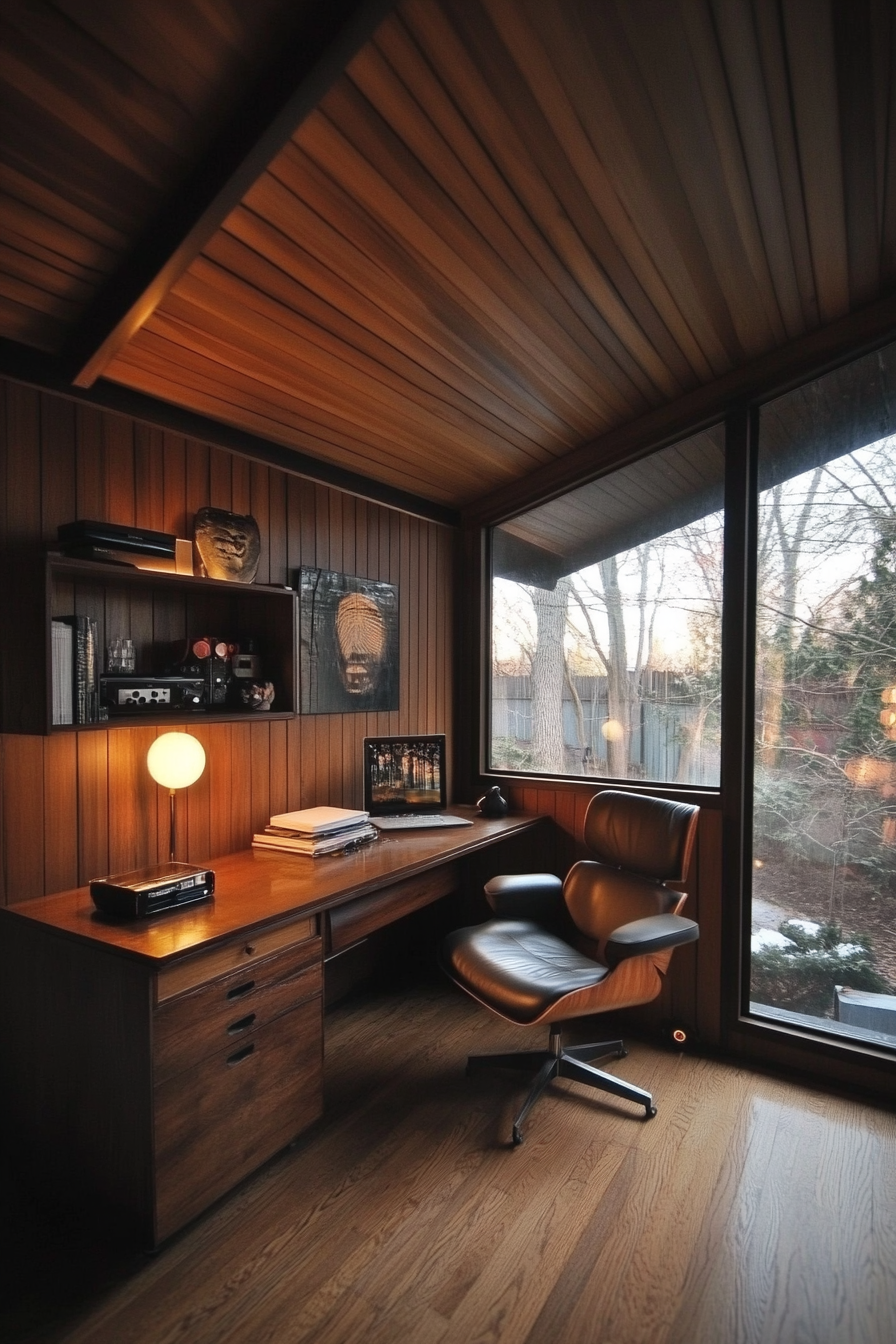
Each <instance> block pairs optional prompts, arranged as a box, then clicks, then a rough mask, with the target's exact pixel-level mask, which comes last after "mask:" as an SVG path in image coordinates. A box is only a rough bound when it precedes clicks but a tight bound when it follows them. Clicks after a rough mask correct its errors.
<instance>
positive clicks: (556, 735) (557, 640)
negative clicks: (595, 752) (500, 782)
mask: <svg viewBox="0 0 896 1344" xmlns="http://www.w3.org/2000/svg"><path fill="white" fill-rule="evenodd" d="M571 588H572V583H571V581H570V580H569V579H568V578H564V579H560V580H558V583H557V586H556V588H554V589H552V590H548V589H545V588H531V589H530V590H529V591H530V594H531V597H532V605H533V606H534V608H535V619H536V630H537V642H536V645H535V654H534V656H533V658H532V670H531V674H530V685H531V688H532V755H533V765H534V766H535V769H536V770H544V771H546V772H548V773H549V774H552V775H562V774H563V773H564V766H565V763H564V759H563V756H564V753H563V685H564V681H565V678H566V655H565V651H564V648H563V641H564V637H565V635H566V620H567V608H568V605H569V594H570V590H571Z"/></svg>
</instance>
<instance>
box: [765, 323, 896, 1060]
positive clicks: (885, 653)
mask: <svg viewBox="0 0 896 1344" xmlns="http://www.w3.org/2000/svg"><path fill="white" fill-rule="evenodd" d="M890 407H894V408H896V347H890V348H889V349H888V350H886V351H883V352H879V353H877V354H875V355H873V356H869V357H867V358H865V359H862V360H859V361H856V362H855V363H853V364H851V365H849V366H847V367H846V368H844V369H840V370H838V371H837V372H836V373H833V374H830V375H828V376H826V377H825V378H821V379H819V380H818V381H816V382H814V383H812V384H810V385H809V386H807V387H804V388H801V389H799V390H798V391H796V392H793V393H790V394H788V395H787V396H785V397H781V398H779V399H778V400H777V401H775V402H772V403H770V404H769V405H767V406H766V407H764V408H763V410H762V413H761V418H760V461H759V480H760V493H759V503H758V526H757V549H758V577H757V613H756V685H755V690H756V735H755V759H754V772H753V773H754V796H753V850H752V864H753V868H752V877H753V881H752V910H751V913H752V929H751V974H750V1000H751V1009H752V1012H753V1013H754V1014H755V1015H757V1016H759V1017H766V1018H773V1019H776V1020H784V1021H786V1022H788V1023H789V1024H791V1025H803V1026H806V1027H810V1028H815V1029H821V1030H826V1031H827V1032H828V1033H833V1034H836V1035H843V1034H847V1035H851V1036H854V1037H857V1038H859V1039H861V1040H866V1041H871V1042H874V1043H875V1044H878V1045H881V1044H883V1045H889V1046H891V1047H896V997H894V996H896V438H894V437H892V435H893V433H894V431H896V416H894V413H893V412H892V411H891V410H890Z"/></svg>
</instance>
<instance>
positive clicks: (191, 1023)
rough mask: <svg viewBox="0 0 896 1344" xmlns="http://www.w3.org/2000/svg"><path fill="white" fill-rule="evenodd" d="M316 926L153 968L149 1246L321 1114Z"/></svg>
mask: <svg viewBox="0 0 896 1344" xmlns="http://www.w3.org/2000/svg"><path fill="white" fill-rule="evenodd" d="M315 930H316V921H309V920H307V919H306V920H301V921H293V922H291V923H289V924H287V925H281V926H279V927H276V928H274V929H268V930H262V931H261V932H259V933H258V934H257V935H253V936H252V937H251V938H250V939H246V938H245V937H241V938H240V939H234V940H231V941H230V942H229V943H226V944H224V945H222V946H219V947H216V948H213V949H210V950H208V951H206V952H202V953H197V954H196V955H194V956H192V957H189V958H186V959H185V960H184V961H183V962H182V963H174V964H172V965H171V966H170V967H166V968H164V969H163V970H162V971H161V972H160V973H159V975H158V976H157V984H156V1002H157V1007H156V1009H155V1011H154V1013H153V1043H152V1062H153V1122H154V1123H153V1130H154V1138H153V1152H154V1164H153V1167H154V1189H155V1207H154V1223H155V1227H154V1240H155V1241H156V1242H159V1241H163V1240H164V1239H165V1238H166V1237H168V1236H170V1235H171V1233H172V1232H175V1231H177V1229H178V1228H179V1227H182V1226H183V1225H184V1223H186V1222H188V1221H189V1220H190V1219H191V1218H193V1217H194V1216H195V1215H196V1214H198V1213H201V1212H202V1210H203V1209H204V1208H207V1207H208V1205H209V1204H211V1203H212V1202H213V1201H214V1200H215V1199H217V1198H218V1196H219V1195H222V1194H224V1193H225V1192H226V1191H227V1190H229V1189H230V1188H231V1187H232V1186H234V1185H235V1184H236V1183H237V1182H238V1181H240V1180H242V1179H243V1177H244V1176H247V1175H248V1174H249V1172H251V1171H253V1170H254V1169H255V1168H256V1167H258V1166H259V1165H260V1164H261V1163H262V1162H264V1161H265V1160H266V1159H267V1158H269V1157H271V1156H272V1155H273V1154H274V1153H276V1152H278V1151H279V1149H281V1148H283V1147H285V1146H286V1144H288V1143H289V1142H290V1141H291V1140H292V1139H294V1138H295V1137H296V1135H298V1134H299V1133H301V1131H302V1130H303V1129H305V1128H306V1127H307V1126H308V1125H309V1124H311V1123H312V1121H314V1120H316V1119H317V1117H318V1116H319V1115H320V1113H321V1110H322V1094H323V1028H322V993H321V991H322V979H323V976H322V962H321V952H322V946H321V939H320V938H319V937H317V936H316V934H315ZM311 935H315V936H311ZM265 954H268V955H265ZM234 967H236V969H233V968H234ZM209 976H211V977H212V978H208V977H209ZM175 990H176V991H178V992H172V991H175Z"/></svg>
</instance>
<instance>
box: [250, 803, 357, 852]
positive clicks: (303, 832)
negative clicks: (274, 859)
mask: <svg viewBox="0 0 896 1344" xmlns="http://www.w3.org/2000/svg"><path fill="white" fill-rule="evenodd" d="M369 815H370V814H369V813H367V812H356V811H353V810H352V809H351V808H347V807H308V808H305V809H304V810H303V811H301V812H281V813H280V814H279V816H276V817H271V820H270V822H269V823H268V825H267V826H265V828H264V830H263V831H262V832H261V833H260V834H258V835H253V837H252V847H253V849H276V850H280V851H282V852H284V853H288V854H306V855H307V856H308V857H309V858H312V859H316V858H318V857H319V855H321V854H338V853H341V852H342V851H344V850H346V849H354V848H355V846H356V845H364V844H366V843H367V842H368V841H369V840H375V839H376V838H377V835H378V834H379V832H378V831H377V829H376V827H375V826H371V824H370V822H369V820H368V817H369Z"/></svg>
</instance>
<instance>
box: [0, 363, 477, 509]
mask: <svg viewBox="0 0 896 1344" xmlns="http://www.w3.org/2000/svg"><path fill="white" fill-rule="evenodd" d="M0 378H9V379H11V380H12V381H13V382H17V383H25V384H27V385H28V386H29V387H34V388H37V389H38V390H39V391H42V392H53V393H56V394H57V395H59V396H63V397H68V398H69V399H70V400H72V401H78V402H83V403H84V404H85V405H88V406H95V407H97V408H98V409H100V410H104V411H115V412H117V413H118V414H120V415H127V416H130V417H131V419H133V420H140V421H141V422H142V423H144V424H147V425H153V426H155V427H156V428H158V429H165V430H169V431H170V432H171V433H172V434H183V435H184V436H185V437H187V438H191V439H198V440H199V441H200V442H201V443H210V444H214V445H215V446H216V447H218V448H226V449H229V451H230V452H233V453H239V455H240V456H241V457H248V458H251V459H252V461H254V462H263V463H265V465H267V466H269V467H277V468H279V470H280V471H286V472H289V473H290V474H291V475H293V476H301V477H302V478H303V479H304V480H308V481H315V482H316V483H317V484H319V485H327V486H330V487H331V488H332V489H334V490H342V491H343V492H344V493H345V494H348V495H356V496H357V497H358V498H359V499H366V500H369V501H370V502H371V503H373V504H381V505H383V506H384V507H385V508H388V509H397V510H398V511H399V512H400V513H407V514H410V515H412V516H413V517H415V518H423V519H425V520H426V521H427V522H431V523H441V524H442V525H443V526H445V527H458V526H459V525H460V514H459V512H458V511H457V510H455V509H450V508H448V507H446V506H445V505H443V504H437V503H435V502H434V501H433V500H431V499H424V498H422V497H421V496H419V495H412V494H411V493H410V492H409V491H407V490H398V489H396V488H395V487H393V486H390V485H386V484H384V483H383V482H382V481H374V480H371V479H370V477H368V476H362V475H361V474H360V472H356V471H347V470H345V469H344V468H343V467H338V466H334V465H333V464H331V463H329V462H323V461H321V460H320V459H318V458H316V457H310V456H309V455H308V454H307V453H301V452H299V451H298V450H297V449H293V448H287V447H284V445H283V444H279V443H273V442H272V441H271V440H270V439H264V438H261V436H260V435H256V434H249V433H247V432H246V431H245V430H241V429H235V428H233V427H231V426H230V425H225V424H222V423H221V421H219V420H213V419H212V418H211V417H210V416H206V415H199V414H197V413H196V412H194V411H187V410H183V409H182V408H181V407H180V406H174V405H172V404H171V403H170V402H167V401H160V400H159V399H158V398H156V397H150V396H147V395H146V394H145V393H143V392H133V391H131V389H130V388H127V387H123V386H122V385H121V384H119V383H113V382H110V381H109V380H108V379H106V378H100V379H98V380H97V381H96V382H95V383H94V384H93V386H92V387H89V388H76V387H72V385H71V383H70V382H69V381H68V379H67V378H66V376H65V373H64V371H63V369H62V366H61V364H60V361H59V360H58V359H56V358H55V357H54V356H52V355H44V354H41V353H40V352H39V351H36V350H32V349H30V348H29V347H28V346H25V345H20V344H18V342H16V341H9V340H6V339H4V338H2V337H0Z"/></svg>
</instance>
